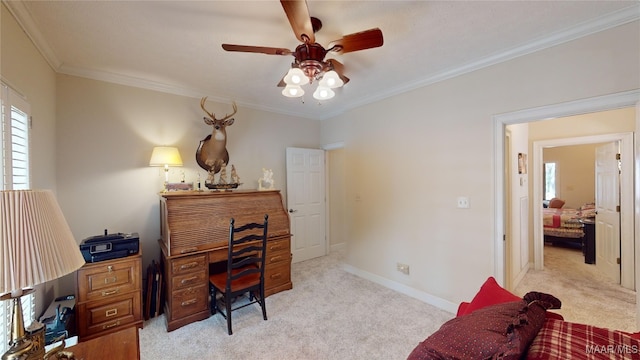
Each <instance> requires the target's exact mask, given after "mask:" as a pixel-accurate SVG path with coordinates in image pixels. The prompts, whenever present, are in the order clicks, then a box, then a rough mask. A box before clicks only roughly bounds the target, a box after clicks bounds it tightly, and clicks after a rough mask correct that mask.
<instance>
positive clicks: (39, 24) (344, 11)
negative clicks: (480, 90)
mask: <svg viewBox="0 0 640 360" xmlns="http://www.w3.org/2000/svg"><path fill="white" fill-rule="evenodd" d="M3 2H4V3H5V4H6V5H7V7H8V8H9V9H10V11H11V12H12V13H13V14H14V16H15V17H16V18H17V19H18V21H19V23H20V24H21V26H22V27H23V28H24V29H25V31H26V32H27V34H28V35H29V36H30V37H31V39H32V40H33V42H34V43H35V44H36V46H37V47H38V48H39V49H40V51H41V52H42V53H43V54H44V56H45V58H46V59H47V61H48V62H49V63H50V64H51V66H52V67H53V68H54V69H55V70H56V71H57V72H59V73H64V74H70V75H77V76H83V77H88V78H93V79H99V80H105V81H110V82H115V83H120V84H125V85H132V86H138V87H143V88H148V89H153V90H159V91H164V92H169V93H174V94H179V95H186V96H192V97H194V98H200V97H202V96H209V98H210V99H213V100H217V101H221V102H225V103H230V102H231V101H232V100H234V101H236V102H237V103H238V105H240V106H241V107H243V106H244V107H249V108H255V109H260V110H267V111H272V112H277V113H283V114H291V115H296V116H301V117H306V118H312V119H325V118H329V117H332V116H335V115H338V114H340V113H342V112H344V111H347V110H349V109H352V108H355V107H358V106H361V105H364V104H367V103H370V102H373V101H377V100H380V99H383V98H386V97H389V96H391V95H394V94H398V93H401V92H404V91H407V90H411V89H414V88H416V87H420V86H424V85H427V84H430V83H433V82H436V81H440V80H443V79H446V78H450V77H452V76H456V75H459V74H463V73H466V72H468V71H472V70H475V69H478V68H482V67H485V66H489V65H492V64H495V63H497V62H500V61H505V60H509V59H512V58H514V57H517V56H520V55H523V54H527V53H530V52H532V51H536V50H540V49H542V48H545V47H548V46H553V45H556V44H559V43H562V42H565V41H569V40H572V39H575V38H578V37H581V36H584V35H587V34H590V33H593V32H596V31H601V30H604V29H607V28H610V27H613V26H617V25H621V24H624V23H627V22H630V21H634V20H638V19H639V18H640V6H639V3H638V2H637V1H355V0H353V1H318V0H309V1H308V8H309V13H310V14H311V16H315V17H318V18H320V19H321V20H322V22H323V28H322V29H321V30H320V31H319V32H318V33H316V41H317V42H319V43H320V44H322V45H324V46H327V45H328V43H329V42H330V41H331V40H336V39H339V38H341V37H342V35H346V34H351V33H355V32H358V31H362V30H367V29H371V28H375V27H378V28H380V29H381V30H382V32H383V34H384V45H383V46H382V47H379V48H375V49H368V50H363V51H359V52H353V53H347V54H343V55H335V54H333V53H330V54H329V55H328V56H327V58H335V59H337V60H338V61H340V62H341V63H343V64H344V66H345V75H346V76H347V77H349V78H350V79H351V82H349V83H348V84H347V85H345V86H344V87H343V88H341V89H338V91H337V94H336V97H335V98H333V99H331V100H328V101H325V102H323V103H322V104H318V102H317V101H316V100H314V99H313V98H312V97H311V93H312V90H311V89H307V94H306V95H305V97H304V99H305V101H304V102H302V101H301V99H290V98H285V97H284V96H282V95H281V93H280V91H281V89H282V88H278V87H276V84H277V83H278V82H279V81H280V79H281V78H282V77H283V76H284V74H285V73H286V71H287V69H288V68H289V66H290V64H291V62H292V61H293V56H290V55H289V56H276V55H264V54H255V53H238V52H226V51H224V50H223V49H222V48H221V44H222V43H231V44H240V45H256V46H270V47H283V48H288V49H290V50H294V49H295V47H296V46H297V45H298V44H299V42H298V40H296V37H295V35H294V33H293V31H292V30H291V27H290V25H289V22H288V20H287V17H286V15H285V13H284V11H283V9H282V6H281V4H280V3H279V2H278V1H7V0H3ZM194 104H197V102H194ZM210 110H212V111H213V112H220V113H224V112H225V111H230V106H229V107H228V108H221V109H215V108H214V109H210Z"/></svg>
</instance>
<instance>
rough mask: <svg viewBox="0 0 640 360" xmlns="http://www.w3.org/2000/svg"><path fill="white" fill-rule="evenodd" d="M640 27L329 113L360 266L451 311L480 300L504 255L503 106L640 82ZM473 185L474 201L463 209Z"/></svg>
mask: <svg viewBox="0 0 640 360" xmlns="http://www.w3.org/2000/svg"><path fill="white" fill-rule="evenodd" d="M639 30H640V29H639V26H638V22H637V21H636V22H634V23H631V24H628V25H624V26H620V27H616V28H613V29H610V30H607V31H603V32H601V33H597V34H594V35H591V36H588V37H585V38H582V39H578V40H575V41H571V42H568V43H565V44H562V45H558V46H555V47H553V48H550V49H546V50H543V51H539V52H536V53H533V54H530V55H527V56H524V57H520V58H517V59H514V60H512V61H509V62H506V63H502V64H498V65H495V66H492V67H489V68H486V69H482V70H479V71H475V72H473V73H469V74H467V75H464V76H460V77H457V78H454V79H450V80H447V81H444V82H441V83H437V84H434V85H431V86H427V87H424V88H420V89H417V90H414V91H412V92H409V93H406V94H402V95H399V96H395V97H393V98H388V99H385V100H382V101H378V102H376V103H374V104H371V105H367V106H363V107H361V108H358V109H355V110H353V111H350V112H349V113H347V114H344V115H341V116H338V117H336V118H334V119H331V120H328V121H325V122H323V127H322V135H323V137H322V142H323V143H333V142H338V141H343V142H344V143H345V151H346V157H347V159H346V162H345V164H346V168H347V176H346V179H347V180H346V181H347V185H346V186H347V208H348V211H349V216H348V222H347V224H348V226H349V228H348V229H347V233H348V234H349V236H348V245H347V249H348V254H347V262H348V265H349V266H351V267H352V268H354V269H357V270H356V271H357V272H359V273H361V274H364V275H365V276H368V277H369V278H372V279H378V280H380V281H381V282H390V283H392V284H394V286H396V287H397V288H402V289H406V290H407V292H411V293H414V294H417V296H418V297H423V298H426V299H430V301H432V302H438V303H439V304H441V305H442V306H444V307H447V306H448V308H450V309H451V310H454V309H455V305H456V304H457V303H458V302H459V301H461V300H465V299H466V300H468V299H470V298H471V297H472V296H473V294H474V292H475V291H477V289H478V287H479V285H480V284H481V283H482V282H483V281H484V280H485V279H486V277H487V276H489V275H493V272H494V266H495V260H496V259H495V258H494V256H495V254H494V244H495V242H494V239H495V238H496V234H495V233H494V225H495V221H496V219H495V215H494V211H495V207H496V204H494V199H495V194H494V192H495V182H496V179H495V178H494V174H495V169H494V166H495V165H494V163H493V158H494V143H495V141H496V139H495V138H494V135H493V134H494V133H493V128H494V124H493V122H492V116H494V115H497V114H503V113H508V112H513V111H517V110H521V109H529V108H534V107H538V106H544V105H550V104H558V103H561V102H566V101H571V100H577V99H584V98H589V97H593V96H599V95H604V94H611V93H616V92H621V91H626V90H630V89H638V88H640V80H639V79H640V74H639V69H640V68H639V67H638V64H639V63H640V55H639V54H640V49H639V47H638V46H639V44H640V41H639V36H640V35H639V34H640V31H639ZM578 65H579V66H578ZM529 153H530V151H529ZM461 195H464V196H468V197H469V199H470V203H471V207H470V208H469V209H458V208H456V198H457V197H458V196H461ZM356 198H360V199H361V200H360V201H359V202H357V201H356ZM397 262H403V263H406V264H409V265H410V269H411V273H410V275H409V276H406V275H403V274H401V273H400V272H398V271H397V270H396V263H397Z"/></svg>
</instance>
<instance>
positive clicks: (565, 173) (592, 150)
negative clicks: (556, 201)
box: [542, 144, 601, 209]
mask: <svg viewBox="0 0 640 360" xmlns="http://www.w3.org/2000/svg"><path fill="white" fill-rule="evenodd" d="M598 145H601V144H585V145H573V146H557V147H552V148H546V149H543V151H542V157H543V161H544V162H545V163H546V162H554V163H556V197H557V198H560V199H562V200H564V201H565V204H564V208H571V209H578V208H580V206H582V205H584V204H586V203H590V202H595V194H596V181H595V167H596V166H595V161H596V146H598Z"/></svg>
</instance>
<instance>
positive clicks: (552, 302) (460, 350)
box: [407, 277, 640, 360]
mask: <svg viewBox="0 0 640 360" xmlns="http://www.w3.org/2000/svg"><path fill="white" fill-rule="evenodd" d="M561 305H562V304H561V302H560V300H559V299H557V298H556V297H554V296H553V295H550V294H544V293H540V292H535V291H532V292H529V293H527V294H526V295H525V296H523V297H519V296H516V295H515V294H513V293H511V292H509V291H507V290H506V289H504V288H502V287H501V286H500V285H498V283H497V282H496V281H495V279H494V278H493V277H489V278H488V279H487V281H485V283H484V284H483V285H482V287H481V288H480V290H479V291H478V293H477V294H476V295H475V297H474V298H473V300H471V302H462V303H461V304H460V306H459V307H458V313H457V314H456V317H455V318H453V319H451V320H449V321H447V322H446V323H444V324H443V325H442V326H441V327H440V329H438V331H436V332H435V333H433V334H431V335H430V336H429V337H427V338H426V339H425V340H424V341H422V342H420V343H419V344H418V345H417V346H416V347H415V348H414V349H413V351H412V352H411V353H410V354H409V356H408V357H407V360H434V359H451V360H453V359H464V360H473V359H478V360H480V359H500V360H507V359H512V360H519V359H530V360H542V359H552V360H553V359H558V360H566V359H585V360H591V359H594V360H595V359H640V333H635V334H631V333H626V332H623V331H618V330H614V329H607V328H601V327H597V326H592V325H587V324H580V323H574V322H568V321H564V319H563V318H562V316H561V315H560V314H557V313H554V312H552V311H549V310H553V309H559V308H560V307H561Z"/></svg>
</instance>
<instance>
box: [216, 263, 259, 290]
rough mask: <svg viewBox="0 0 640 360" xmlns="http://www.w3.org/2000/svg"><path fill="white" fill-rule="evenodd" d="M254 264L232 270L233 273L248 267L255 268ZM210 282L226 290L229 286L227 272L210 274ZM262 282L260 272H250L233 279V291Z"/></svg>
mask: <svg viewBox="0 0 640 360" xmlns="http://www.w3.org/2000/svg"><path fill="white" fill-rule="evenodd" d="M255 268H256V267H255V266H253V265H248V266H244V267H241V268H238V269H234V270H232V271H231V274H232V275H236V274H239V273H240V272H242V271H244V270H246V269H255ZM209 282H211V285H213V286H215V287H217V288H218V289H219V290H220V291H223V292H224V290H225V288H226V286H227V272H226V271H225V272H222V273H217V274H213V275H210V276H209ZM258 284H260V273H254V274H249V275H247V276H243V277H241V278H239V279H236V280H233V281H231V292H235V291H237V290H239V289H244V288H248V287H251V286H254V285H258Z"/></svg>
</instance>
